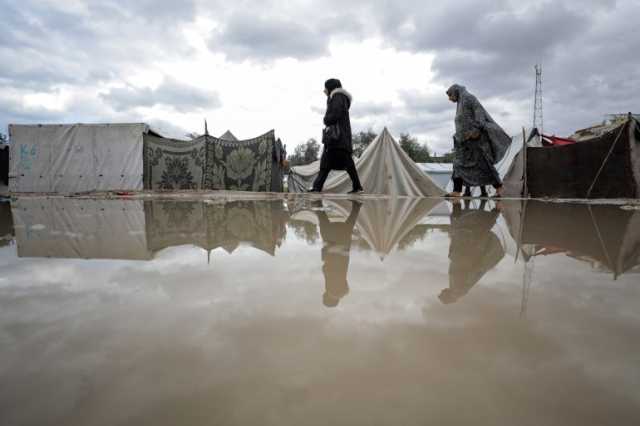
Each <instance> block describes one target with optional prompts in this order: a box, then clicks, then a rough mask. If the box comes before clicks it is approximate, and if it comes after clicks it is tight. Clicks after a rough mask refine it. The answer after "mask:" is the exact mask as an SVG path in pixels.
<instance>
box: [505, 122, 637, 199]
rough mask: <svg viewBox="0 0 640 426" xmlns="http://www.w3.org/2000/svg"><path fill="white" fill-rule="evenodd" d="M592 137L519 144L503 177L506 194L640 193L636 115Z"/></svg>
mask: <svg viewBox="0 0 640 426" xmlns="http://www.w3.org/2000/svg"><path fill="white" fill-rule="evenodd" d="M591 135H592V136H589V137H587V136H583V138H582V139H580V140H579V141H578V143H575V144H570V145H564V146H555V147H537V146H531V145H530V144H526V150H525V149H523V147H524V146H525V145H523V146H520V149H519V152H518V153H517V155H516V156H515V158H514V159H513V160H512V162H511V165H510V168H509V171H508V172H507V174H506V176H505V177H504V179H503V180H504V186H505V192H504V195H505V196H511V197H520V196H531V197H549V198H638V197H640V124H639V123H638V121H637V120H636V119H635V117H633V116H632V115H629V116H628V117H627V119H626V120H622V121H617V122H615V123H613V124H612V125H610V126H599V127H598V131H597V132H595V131H592V133H591ZM572 138H573V137H572Z"/></svg>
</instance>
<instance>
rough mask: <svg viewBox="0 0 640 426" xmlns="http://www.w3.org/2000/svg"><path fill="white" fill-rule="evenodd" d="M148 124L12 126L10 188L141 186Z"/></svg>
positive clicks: (72, 189) (75, 189)
mask: <svg viewBox="0 0 640 426" xmlns="http://www.w3.org/2000/svg"><path fill="white" fill-rule="evenodd" d="M148 132H150V130H149V126H147V125H146V124H142V123H138V124H55V125H40V124H37V125H15V124H12V125H9V137H10V139H11V142H12V143H11V162H10V171H9V190H10V191H11V192H44V193H51V192H55V193H73V192H85V191H114V190H129V191H139V190H142V175H143V164H142V158H143V138H142V137H143V135H144V134H145V133H148Z"/></svg>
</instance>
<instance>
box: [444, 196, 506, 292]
mask: <svg viewBox="0 0 640 426" xmlns="http://www.w3.org/2000/svg"><path fill="white" fill-rule="evenodd" d="M485 205H486V201H483V202H482V203H481V204H480V207H479V208H478V209H472V208H471V206H470V204H469V201H468V200H467V201H466V202H465V208H464V209H463V208H462V205H461V204H460V202H459V201H458V200H456V201H455V202H454V204H453V211H452V212H451V227H450V230H449V238H450V239H451V245H450V246H449V261H450V263H449V288H445V289H444V290H442V292H441V293H440V296H439V298H440V301H441V302H442V303H444V304H449V303H454V302H456V301H457V300H458V299H460V298H461V297H462V296H464V295H465V294H467V293H468V292H469V290H471V288H472V287H473V286H474V285H476V284H477V283H478V281H480V279H482V277H483V276H484V275H485V274H486V273H487V272H489V271H490V270H491V269H493V268H495V267H496V265H497V264H498V263H499V262H500V261H501V260H502V258H503V257H504V248H502V244H500V240H499V239H498V237H497V236H496V235H495V234H494V233H493V232H492V231H491V228H493V227H494V225H495V224H496V221H497V220H498V215H499V213H498V210H497V209H494V210H492V211H485Z"/></svg>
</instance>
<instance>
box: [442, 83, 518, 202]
mask: <svg viewBox="0 0 640 426" xmlns="http://www.w3.org/2000/svg"><path fill="white" fill-rule="evenodd" d="M447 95H448V96H449V100H450V101H451V102H456V103H457V104H458V105H457V110H456V121H455V124H456V133H455V135H454V136H453V145H454V151H455V154H454V160H453V192H452V193H450V194H448V195H449V196H451V197H460V196H461V193H462V186H463V185H466V186H484V185H492V186H493V187H494V188H495V189H496V194H497V196H500V195H501V194H502V180H501V179H500V175H499V174H498V171H497V170H496V168H495V166H494V164H496V163H498V162H499V161H500V160H502V158H503V157H504V154H505V153H506V152H507V149H508V148H509V145H510V144H511V138H510V137H509V135H507V134H506V133H505V131H504V130H502V128H501V127H500V126H499V125H498V124H497V123H496V122H495V121H494V120H493V118H491V116H490V115H489V113H488V112H487V111H486V110H485V109H484V107H483V106H482V104H480V102H479V101H478V99H477V98H476V97H475V96H473V95H472V94H471V93H469V92H467V89H466V88H465V87H464V86H459V85H457V84H454V85H453V86H451V87H450V88H449V90H447Z"/></svg>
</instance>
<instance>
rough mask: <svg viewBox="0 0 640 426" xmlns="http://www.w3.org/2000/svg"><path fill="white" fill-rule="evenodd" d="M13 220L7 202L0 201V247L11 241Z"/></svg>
mask: <svg viewBox="0 0 640 426" xmlns="http://www.w3.org/2000/svg"><path fill="white" fill-rule="evenodd" d="M13 232H14V231H13V218H12V217H11V205H10V204H9V202H4V201H0V247H2V246H6V245H8V244H9V243H10V242H11V240H13Z"/></svg>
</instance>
